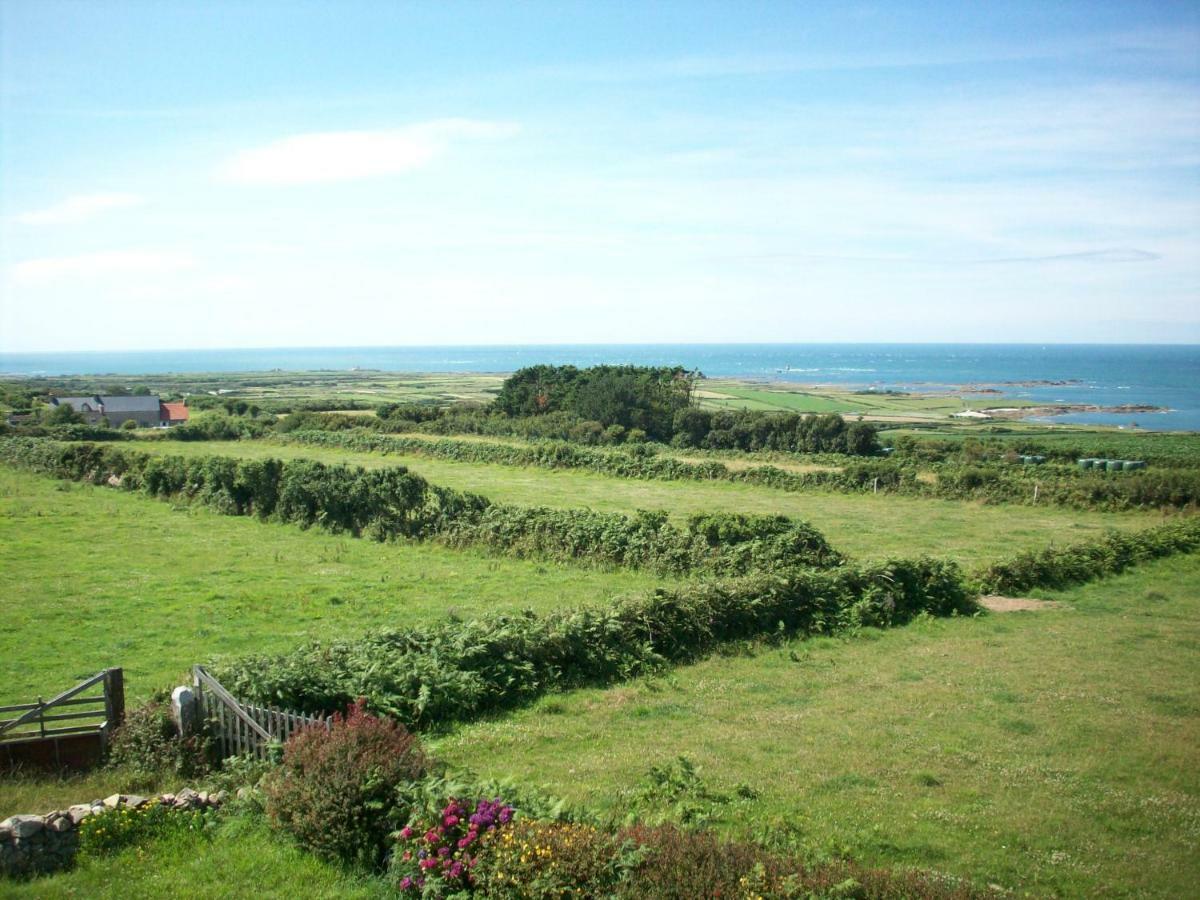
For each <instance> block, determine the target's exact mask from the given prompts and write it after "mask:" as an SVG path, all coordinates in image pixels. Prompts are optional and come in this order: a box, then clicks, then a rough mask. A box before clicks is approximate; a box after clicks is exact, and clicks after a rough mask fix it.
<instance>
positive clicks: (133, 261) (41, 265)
mask: <svg viewBox="0 0 1200 900" xmlns="http://www.w3.org/2000/svg"><path fill="white" fill-rule="evenodd" d="M193 264H194V260H193V259H192V257H191V256H189V255H187V254H186V253H175V252H159V251H150V250H108V251H104V252H100V253H81V254H79V255H77V256H49V257H43V258H41V259H27V260H25V261H23V262H19V263H16V264H15V265H13V266H12V268H11V269H10V270H9V271H10V273H11V275H12V278H13V280H14V281H16V282H18V283H20V284H25V285H39V284H47V283H50V282H56V281H60V280H63V279H79V278H96V277H103V276H106V275H157V274H161V273H164V272H176V271H178V270H180V269H186V268H188V267H190V266H192V265H193Z"/></svg>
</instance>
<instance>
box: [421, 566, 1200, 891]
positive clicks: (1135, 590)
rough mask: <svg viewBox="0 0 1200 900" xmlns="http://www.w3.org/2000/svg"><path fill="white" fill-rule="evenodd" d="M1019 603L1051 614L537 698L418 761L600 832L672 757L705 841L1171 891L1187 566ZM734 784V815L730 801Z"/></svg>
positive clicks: (875, 638)
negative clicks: (567, 812)
mask: <svg viewBox="0 0 1200 900" xmlns="http://www.w3.org/2000/svg"><path fill="white" fill-rule="evenodd" d="M1042 596H1045V597H1048V598H1051V599H1055V600H1058V601H1061V602H1062V603H1063V604H1065V606H1064V607H1063V608H1060V609H1053V610H1039V611H1037V612H1020V613H1005V614H990V615H986V616H982V617H978V618H972V619H956V620H925V621H918V622H917V623H916V624H913V625H910V626H908V627H905V628H900V629H893V630H891V631H887V632H874V631H870V632H865V633H862V634H860V635H858V636H857V637H852V638H848V639H832V638H826V639H816V640H809V641H795V642H789V643H787V644H785V645H783V646H780V647H778V648H770V649H763V650H759V651H757V652H751V653H747V654H745V655H735V656H730V657H726V658H714V659H710V660H708V661H706V662H702V663H700V664H698V665H695V666H691V667H685V668H682V669H677V670H674V671H672V672H670V673H668V674H667V675H665V676H664V677H660V678H651V679H643V680H640V681H637V682H634V683H629V684H625V685H621V686H618V687H613V688H610V689H607V690H585V691H578V692H574V693H570V694H567V695H557V696H552V697H547V698H544V699H543V700H541V701H540V702H538V703H537V704H536V705H534V706H532V707H530V708H528V709H525V710H522V711H520V712H518V713H515V714H511V715H508V716H505V717H503V718H498V719H496V720H493V721H488V722H483V723H477V724H474V725H470V726H466V727H464V728H462V729H460V730H459V731H458V732H457V733H456V734H453V735H451V736H449V737H445V738H443V739H441V740H440V741H439V742H438V743H437V745H436V752H437V754H438V755H439V756H440V757H441V758H442V759H444V760H446V761H448V762H449V763H451V764H452V765H454V766H456V767H464V768H470V769H472V770H474V771H475V772H477V773H479V774H481V775H485V776H497V777H510V776H511V777H514V778H517V779H519V780H521V781H522V782H532V783H535V784H540V785H544V786H545V787H546V789H547V790H548V791H550V792H552V793H554V794H556V795H558V796H561V797H563V798H565V799H567V800H570V801H574V802H578V803H582V804H587V805H588V806H591V807H594V808H598V809H601V810H605V811H607V812H609V813H611V814H614V815H617V816H623V815H625V814H626V813H627V812H628V811H629V810H631V809H637V808H639V801H638V800H637V794H638V791H639V789H641V788H643V787H644V786H645V784H646V781H645V776H646V773H647V770H648V767H649V766H651V765H659V766H662V765H667V764H669V763H671V761H672V760H674V759H675V758H676V757H678V756H680V755H684V756H687V757H688V758H689V759H691V760H692V761H694V762H695V763H696V764H697V765H698V766H699V767H700V775H701V778H702V779H703V780H704V781H705V783H706V784H707V786H708V787H709V788H710V789H712V790H714V791H716V792H718V793H724V794H726V795H728V796H729V797H731V798H732V799H731V800H730V802H728V803H724V804H722V803H715V804H713V803H710V804H708V805H707V809H708V811H709V813H710V814H711V815H713V816H714V817H715V821H716V822H717V823H718V824H719V825H720V827H723V828H726V829H728V830H730V831H733V832H739V833H750V834H757V835H760V836H767V837H769V838H775V839H780V840H785V841H787V842H790V843H792V844H794V845H796V846H799V847H801V848H804V849H805V850H807V851H808V852H809V853H811V854H812V855H813V856H815V857H822V856H830V855H846V856H849V857H852V858H854V859H857V860H859V861H861V862H864V863H867V864H879V865H902V866H905V865H907V866H915V867H920V868H927V869H936V870H941V871H945V872H948V873H951V874H954V875H959V876H963V877H968V878H970V879H972V880H974V881H975V882H977V883H978V884H980V885H984V884H1000V885H1003V886H1004V887H1007V888H1011V889H1013V890H1015V891H1016V892H1017V893H1018V894H1019V895H1020V896H1068V897H1081V896H1089V897H1100V896H1104V897H1115V896H1144V897H1150V896H1155V897H1183V896H1191V895H1193V894H1194V890H1195V887H1196V885H1197V884H1198V883H1200V856H1198V855H1197V853H1196V848H1197V846H1200V677H1198V675H1200V555H1191V556H1185V557H1176V558H1173V559H1170V560H1164V561H1159V562H1156V563H1153V564H1149V565H1147V566H1145V567H1144V568H1142V569H1139V570H1136V571H1134V572H1133V573H1130V574H1126V575H1124V576H1121V577H1118V578H1113V579H1110V580H1106V581H1101V582H1096V583H1093V584H1091V585H1089V586H1086V587H1082V588H1078V589H1075V590H1069V591H1060V592H1047V593H1043V594H1042ZM739 784H742V785H747V786H749V788H751V789H752V790H753V791H754V792H757V799H749V800H747V799H738V798H737V794H736V787H737V786H738V785H739ZM699 805H700V807H701V809H704V808H705V807H706V805H705V803H703V802H700V803H699ZM656 808H661V806H656V804H654V803H646V802H643V803H642V805H641V807H640V811H641V812H642V813H643V814H645V813H647V812H649V813H653V811H654V810H655V809H656Z"/></svg>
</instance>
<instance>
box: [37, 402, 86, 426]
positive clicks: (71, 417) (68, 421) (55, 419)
mask: <svg viewBox="0 0 1200 900" xmlns="http://www.w3.org/2000/svg"><path fill="white" fill-rule="evenodd" d="M43 421H44V422H45V423H46V424H47V425H82V424H83V421H84V419H83V414H82V413H79V412H76V410H75V407H73V406H72V405H71V404H69V403H60V404H58V405H57V406H52V407H50V411H49V412H48V413H46V415H45V419H44V420H43Z"/></svg>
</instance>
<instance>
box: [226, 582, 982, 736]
mask: <svg viewBox="0 0 1200 900" xmlns="http://www.w3.org/2000/svg"><path fill="white" fill-rule="evenodd" d="M974 609H975V606H974V601H973V595H972V593H971V592H970V590H969V588H968V586H967V583H966V580H965V579H964V578H963V576H962V573H961V572H960V571H959V569H958V567H957V566H956V565H954V564H953V563H949V562H939V561H936V560H931V559H921V560H892V561H890V562H887V563H883V564H878V565H873V566H869V567H866V568H862V569H858V568H850V567H843V568H839V569H833V570H828V571H818V570H811V569H795V570H787V571H781V572H776V573H773V574H763V575H757V576H755V577H750V578H743V579H737V580H730V581H725V582H708V583H700V584H690V585H684V586H681V587H675V588H671V589H665V588H662V589H658V590H655V591H654V592H653V593H651V594H647V595H645V596H642V597H638V598H633V599H627V600H624V601H619V602H617V603H615V604H612V605H611V606H604V607H586V606H585V607H579V608H575V609H564V610H558V611H555V612H551V613H549V614H547V615H545V616H537V615H535V614H534V613H532V612H529V613H523V614H519V615H498V616H489V617H486V618H483V619H479V620H475V621H468V622H453V621H450V622H444V623H441V624H438V625H433V626H429V627H423V628H407V629H383V630H378V631H374V632H369V633H367V634H366V635H363V636H361V637H359V638H357V639H354V640H349V641H338V642H333V643H328V644H323V643H320V642H315V643H311V644H309V645H307V646H304V647H300V648H298V649H296V650H294V651H292V652H290V653H287V654H284V655H281V656H273V657H248V658H244V659H241V660H235V661H225V662H222V663H219V664H217V665H216V666H215V669H216V675H217V677H218V678H220V680H221V681H222V683H224V684H225V685H226V686H227V687H228V688H229V689H230V690H231V691H232V692H233V693H235V694H236V695H237V696H239V697H244V698H245V699H247V700H249V701H251V702H255V703H264V704H271V705H281V706H284V707H287V708H289V709H297V710H302V711H305V712H317V711H321V710H328V709H337V708H340V707H341V706H343V705H344V704H345V703H347V702H349V701H350V699H352V698H353V697H355V696H359V695H365V696H366V698H367V700H368V702H369V703H370V705H371V708H372V709H374V710H376V711H377V712H380V713H383V714H386V715H388V716H392V717H395V718H397V719H400V720H401V721H403V722H405V723H406V724H408V725H410V726H413V727H417V726H420V727H436V726H444V725H446V724H449V723H451V722H458V721H464V720H467V719H471V718H474V717H476V716H478V715H479V714H481V713H483V712H487V711H490V710H496V709H502V708H505V707H509V706H512V705H514V704H518V703H522V702H525V701H528V700H530V699H532V698H533V697H536V696H538V695H540V694H542V693H544V692H546V691H549V690H566V689H569V688H573V687H578V686H582V685H587V684H602V683H610V682H612V681H616V680H621V679H625V678H629V677H631V676H633V675H637V674H642V673H645V672H647V671H653V670H655V669H657V668H659V667H661V666H663V665H665V664H667V663H679V662H686V661H689V660H693V659H696V658H698V657H700V656H702V655H704V654H706V653H709V652H712V651H713V650H715V649H716V648H717V647H719V646H720V645H722V644H725V643H728V642H730V641H736V640H747V639H755V638H762V637H766V636H771V635H776V634H811V633H820V632H829V631H835V630H838V629H842V628H848V627H858V626H876V627H883V626H887V625H893V624H898V623H901V622H905V621H908V620H909V619H911V618H912V617H913V616H915V615H918V614H920V613H930V614H932V615H952V614H957V613H969V612H972V611H974Z"/></svg>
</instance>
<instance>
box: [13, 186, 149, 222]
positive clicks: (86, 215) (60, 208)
mask: <svg viewBox="0 0 1200 900" xmlns="http://www.w3.org/2000/svg"><path fill="white" fill-rule="evenodd" d="M141 202H142V198H141V197H139V196H138V195H137V194H121V193H115V192H110V193H99V194H78V195H76V196H74V197H68V198H67V199H66V200H63V201H62V202H61V203H56V204H54V205H53V206H48V207H46V208H45V209H38V210H33V211H32V212H27V213H22V214H21V215H19V216H17V221H19V222H24V223H25V224H26V225H74V224H75V223H77V222H83V221H85V220H87V219H90V218H92V217H93V216H95V215H98V214H99V213H102V212H105V211H106V210H110V209H122V208H124V207H127V206H137V205H138V204H139V203H141Z"/></svg>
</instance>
